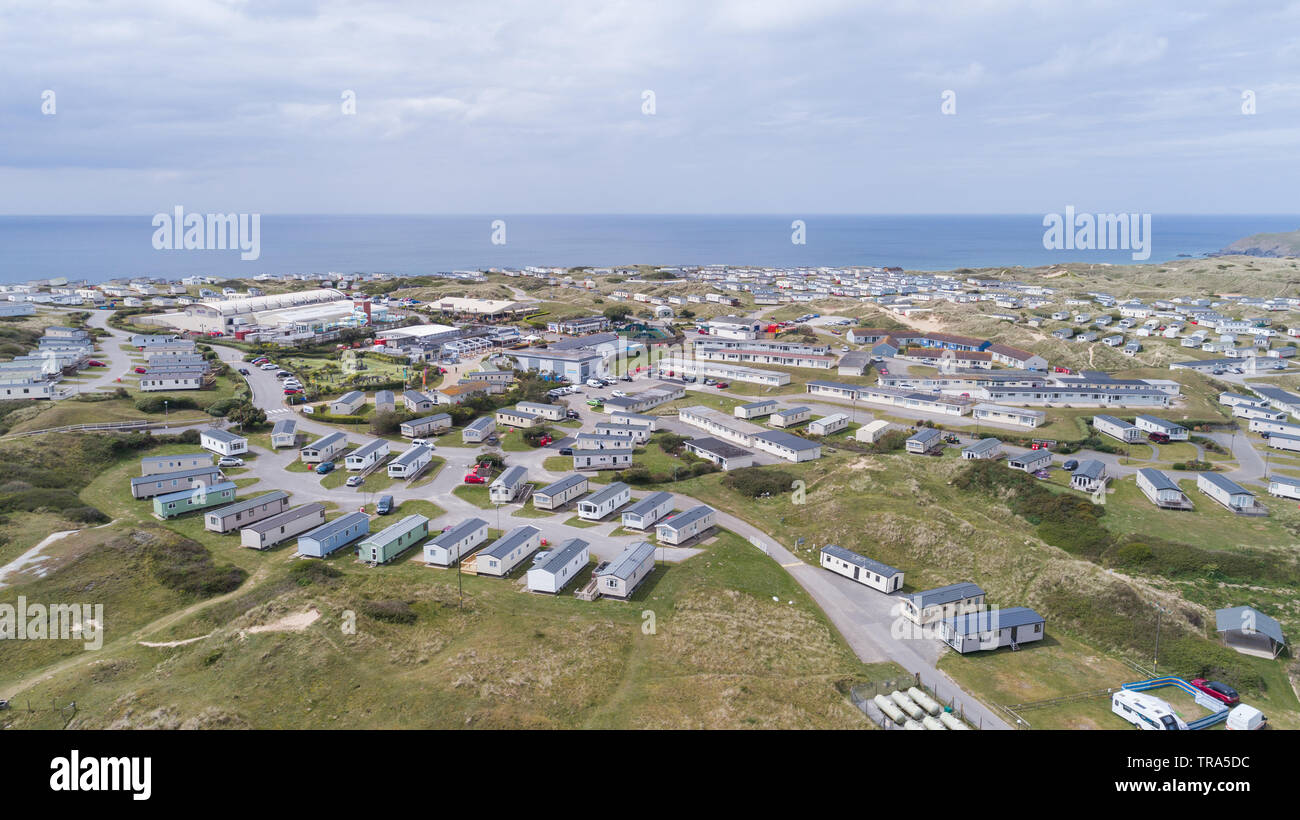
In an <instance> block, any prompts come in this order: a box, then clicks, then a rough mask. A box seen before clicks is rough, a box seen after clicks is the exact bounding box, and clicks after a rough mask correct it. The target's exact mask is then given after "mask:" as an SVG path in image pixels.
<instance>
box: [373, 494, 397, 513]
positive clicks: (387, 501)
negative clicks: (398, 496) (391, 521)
mask: <svg viewBox="0 0 1300 820" xmlns="http://www.w3.org/2000/svg"><path fill="white" fill-rule="evenodd" d="M392 511H393V497H392V496H391V495H381V496H379V503H378V504H376V505H375V512H377V513H379V514H380V515H388V514H389V513H390V512H392Z"/></svg>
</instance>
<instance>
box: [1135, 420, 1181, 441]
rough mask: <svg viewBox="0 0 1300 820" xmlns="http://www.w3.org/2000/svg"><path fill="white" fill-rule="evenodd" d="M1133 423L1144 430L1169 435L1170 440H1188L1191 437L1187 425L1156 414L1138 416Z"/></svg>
mask: <svg viewBox="0 0 1300 820" xmlns="http://www.w3.org/2000/svg"><path fill="white" fill-rule="evenodd" d="M1133 423H1134V424H1135V425H1137V428H1138V429H1139V430H1142V431H1143V432H1146V433H1155V434H1156V435H1163V436H1168V437H1169V440H1170V441H1187V439H1188V438H1190V434H1189V433H1188V432H1187V428H1186V427H1183V426H1182V425H1181V424H1174V423H1173V422H1172V421H1165V420H1164V419H1162V418H1157V417H1156V416H1146V415H1143V416H1138V417H1137V418H1136V419H1134V420H1133Z"/></svg>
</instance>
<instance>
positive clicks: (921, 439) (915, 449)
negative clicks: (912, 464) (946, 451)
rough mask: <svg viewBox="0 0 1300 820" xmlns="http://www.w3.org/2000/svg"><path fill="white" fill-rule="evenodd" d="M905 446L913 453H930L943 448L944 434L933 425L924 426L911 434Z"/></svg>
mask: <svg viewBox="0 0 1300 820" xmlns="http://www.w3.org/2000/svg"><path fill="white" fill-rule="evenodd" d="M903 446H904V448H905V449H906V450H907V452H909V453H911V454H913V455H922V456H923V455H928V454H930V453H933V452H936V451H938V450H940V449H942V448H943V434H942V433H940V432H939V431H938V430H936V429H934V428H933V427H922V428H921V429H920V430H917V431H916V432H915V433H913V434H912V435H911V436H909V437H908V439H907V441H906V442H904V445H903Z"/></svg>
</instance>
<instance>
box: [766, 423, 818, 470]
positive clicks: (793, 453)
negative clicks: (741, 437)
mask: <svg viewBox="0 0 1300 820" xmlns="http://www.w3.org/2000/svg"><path fill="white" fill-rule="evenodd" d="M750 443H751V444H753V445H754V447H756V448H757V449H759V450H762V451H763V452H765V453H771V454H772V455H774V456H779V457H780V458H783V459H785V460H786V461H793V462H795V463H798V462H801V461H814V460H816V459H819V458H821V457H822V446H821V445H820V444H818V443H817V442H815V441H809V440H808V439H806V438H803V437H802V436H796V435H794V434H793V433H787V432H785V431H784V430H768V431H767V432H764V433H755V434H754V437H753V438H752V439H751V440H750Z"/></svg>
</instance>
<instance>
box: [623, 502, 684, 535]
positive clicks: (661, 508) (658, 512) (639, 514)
mask: <svg viewBox="0 0 1300 820" xmlns="http://www.w3.org/2000/svg"><path fill="white" fill-rule="evenodd" d="M672 511H673V497H672V495H671V494H670V493H651V494H650V495H648V496H646V497H645V498H643V499H641V500H640V501H638V502H636V503H635V504H633V505H632V506H630V507H628V508H627V509H625V510H623V526H624V527H625V528H627V529H633V530H645V529H649V528H650V527H651V526H653V525H654V523H655V522H656V521H658V520H659V519H660V518H663V517H664V516H665V515H667V514H668V513H670V512H672Z"/></svg>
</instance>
